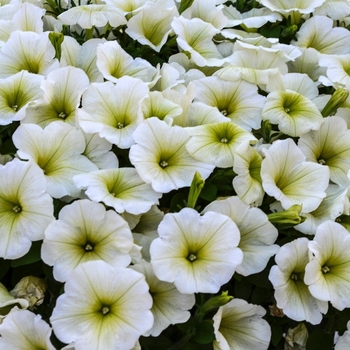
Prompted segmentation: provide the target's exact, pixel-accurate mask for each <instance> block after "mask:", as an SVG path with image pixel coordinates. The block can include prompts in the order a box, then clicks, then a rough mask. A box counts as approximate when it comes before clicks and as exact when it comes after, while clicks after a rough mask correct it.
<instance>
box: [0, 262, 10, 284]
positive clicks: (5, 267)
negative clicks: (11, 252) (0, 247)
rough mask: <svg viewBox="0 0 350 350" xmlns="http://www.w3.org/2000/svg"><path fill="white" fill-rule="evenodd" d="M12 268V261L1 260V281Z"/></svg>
mask: <svg viewBox="0 0 350 350" xmlns="http://www.w3.org/2000/svg"><path fill="white" fill-rule="evenodd" d="M10 267H11V261H10V260H4V259H2V258H1V259H0V280H1V279H2V278H3V277H4V276H5V275H6V273H7V271H8V270H9V268H10Z"/></svg>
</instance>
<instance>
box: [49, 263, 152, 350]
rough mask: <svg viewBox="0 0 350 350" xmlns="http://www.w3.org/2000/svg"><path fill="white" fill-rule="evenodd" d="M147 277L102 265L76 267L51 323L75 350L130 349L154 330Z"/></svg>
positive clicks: (130, 270)
mask: <svg viewBox="0 0 350 350" xmlns="http://www.w3.org/2000/svg"><path fill="white" fill-rule="evenodd" d="M148 290H149V287H148V284H147V283H146V281H145V277H144V276H143V275H142V274H141V273H139V272H136V271H134V270H132V269H130V268H126V267H115V268H113V267H112V266H110V265H109V264H107V263H106V262H104V261H101V260H96V261H89V262H86V263H84V264H81V265H80V266H78V267H77V268H76V269H75V270H74V271H73V272H72V273H71V275H70V277H69V278H68V280H67V282H66V284H65V293H64V294H62V295H61V296H60V297H59V298H58V299H57V303H56V306H55V308H54V310H53V313H52V316H51V318H50V322H51V324H52V327H53V330H54V332H55V334H56V336H57V337H58V339H60V340H61V341H62V342H65V343H71V342H75V344H74V346H75V350H86V349H94V350H105V349H112V348H113V347H114V348H116V347H117V348H120V349H132V348H133V346H134V345H135V343H136V341H137V340H138V338H139V337H140V336H141V335H142V334H144V333H145V332H147V331H148V330H150V329H151V328H152V325H153V320H154V319H153V315H152V312H151V311H150V309H151V307H152V297H151V295H150V294H149V292H148Z"/></svg>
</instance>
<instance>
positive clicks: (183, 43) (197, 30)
mask: <svg viewBox="0 0 350 350" xmlns="http://www.w3.org/2000/svg"><path fill="white" fill-rule="evenodd" d="M172 27H173V29H174V32H175V34H177V38H176V41H177V43H178V45H179V46H180V48H181V49H182V50H184V51H187V52H189V53H190V55H191V60H192V61H193V62H194V63H196V64H197V65H198V66H199V67H203V66H210V67H211V66H221V65H222V64H223V63H224V62H227V61H228V59H227V58H224V57H223V56H222V55H221V54H220V52H219V50H218V49H217V47H216V45H215V44H214V42H213V40H212V39H213V37H214V36H215V35H216V34H217V33H219V29H216V28H215V27H214V26H213V25H212V24H210V23H207V22H204V21H203V20H201V19H199V18H192V19H186V18H184V17H183V16H180V17H175V18H174V19H173V22H172Z"/></svg>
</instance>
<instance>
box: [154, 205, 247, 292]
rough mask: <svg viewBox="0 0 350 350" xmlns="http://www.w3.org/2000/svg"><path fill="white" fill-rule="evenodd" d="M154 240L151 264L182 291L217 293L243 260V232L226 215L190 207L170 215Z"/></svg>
mask: <svg viewBox="0 0 350 350" xmlns="http://www.w3.org/2000/svg"><path fill="white" fill-rule="evenodd" d="M158 233H159V238H156V239H155V240H154V241H153V242H152V243H151V248H150V253H151V264H152V266H153V269H154V272H155V274H156V276H157V277H158V278H159V279H160V280H161V281H166V282H173V283H174V284H175V286H176V288H177V289H178V290H179V291H180V292H181V293H200V292H201V293H216V292H218V291H219V289H220V287H221V286H222V285H223V284H224V283H226V282H228V281H229V280H230V278H231V277H232V276H233V273H234V272H235V270H236V268H237V266H238V265H239V264H240V263H241V262H242V258H243V254H242V251H241V250H240V249H239V248H237V245H238V242H239V239H240V234H239V230H238V228H237V226H236V224H235V223H234V222H233V221H232V220H231V219H230V218H229V217H227V216H226V215H223V214H219V213H214V212H207V213H206V214H204V215H203V216H200V214H199V213H198V212H197V211H195V210H194V209H191V208H184V209H182V210H181V211H180V212H179V213H175V214H167V215H165V216H164V219H163V220H162V222H161V223H160V224H159V226H158Z"/></svg>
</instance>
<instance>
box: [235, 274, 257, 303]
mask: <svg viewBox="0 0 350 350" xmlns="http://www.w3.org/2000/svg"><path fill="white" fill-rule="evenodd" d="M252 290H253V285H252V284H251V283H250V282H248V281H247V280H246V279H245V278H242V280H241V282H238V281H236V283H235V289H234V296H235V298H241V299H246V300H247V299H248V298H249V297H250V295H251V294H252Z"/></svg>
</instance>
